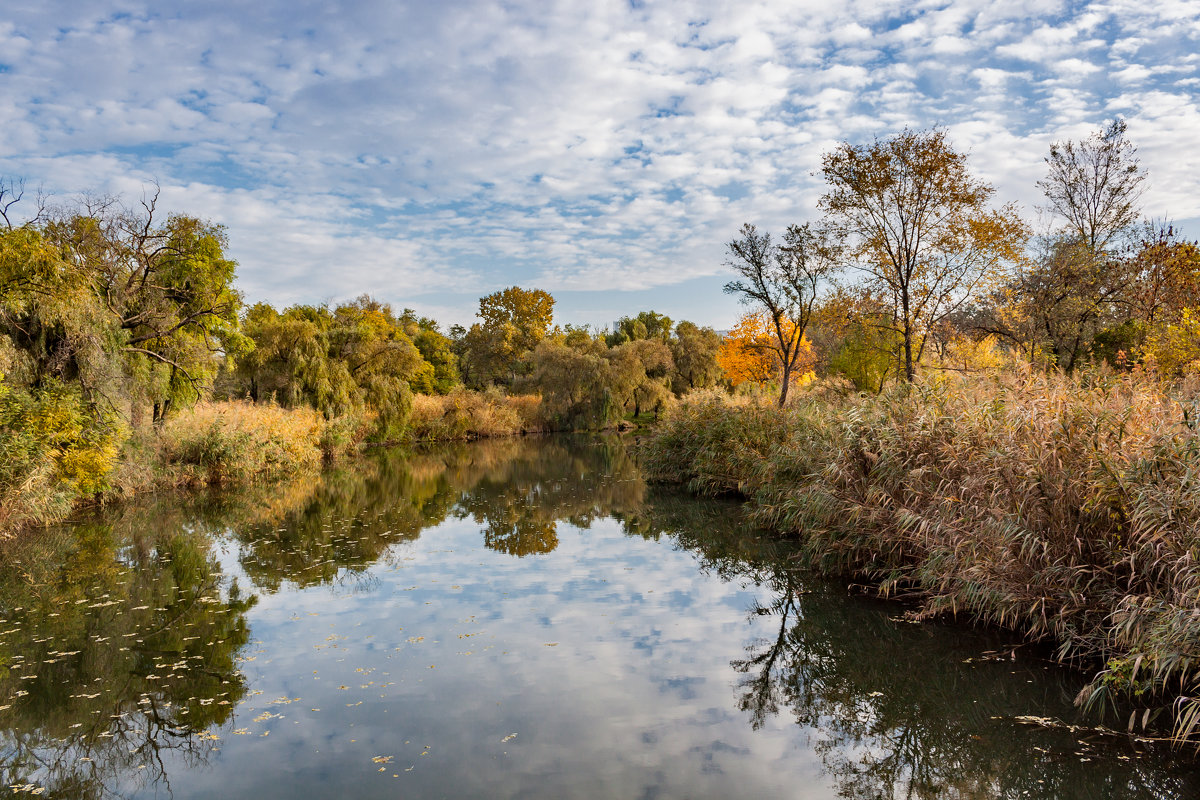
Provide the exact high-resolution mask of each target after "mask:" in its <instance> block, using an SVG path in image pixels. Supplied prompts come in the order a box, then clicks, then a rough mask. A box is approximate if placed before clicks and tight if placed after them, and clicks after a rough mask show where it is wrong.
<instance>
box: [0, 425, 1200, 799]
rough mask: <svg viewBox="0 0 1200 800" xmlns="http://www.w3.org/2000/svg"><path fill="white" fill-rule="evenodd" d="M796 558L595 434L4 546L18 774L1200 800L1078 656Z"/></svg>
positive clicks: (61, 785) (13, 753)
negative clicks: (911, 611) (894, 600)
mask: <svg viewBox="0 0 1200 800" xmlns="http://www.w3.org/2000/svg"><path fill="white" fill-rule="evenodd" d="M790 553H791V546H790V545H789V544H788V543H786V542H781V541H777V540H774V539H772V538H771V537H767V536H757V535H755V534H754V533H753V532H752V529H751V528H749V527H748V526H747V525H746V524H745V522H744V521H743V519H742V517H741V514H740V511H739V508H738V506H737V505H735V504H729V503H718V502H706V501H700V500H697V499H695V498H691V497H688V496H684V495H681V494H678V493H675V492H668V491H663V490H660V489H655V488H652V487H648V486H647V485H646V484H645V483H644V482H643V481H642V479H641V477H640V475H639V473H638V470H637V467H636V464H635V463H634V461H633V459H632V457H631V455H630V454H629V453H628V451H627V450H626V449H625V448H624V447H623V446H622V445H621V443H620V442H619V441H615V440H599V439H584V438H579V439H538V440H533V439H522V440H508V441H501V442H486V443H477V444H473V445H459V446H453V447H446V448H441V449H437V450H431V451H429V452H425V453H418V454H410V455H405V454H402V453H399V452H386V453H377V454H374V455H372V456H371V457H369V458H366V459H364V461H363V462H361V463H356V464H354V465H351V466H347V467H343V468H341V469H338V470H334V471H331V472H328V473H326V474H324V475H322V476H319V477H317V476H311V477H301V478H298V479H296V480H295V481H293V482H291V483H286V484H282V485H276V486H270V487H260V488H258V489H255V490H253V491H248V492H240V493H224V494H212V495H203V496H192V497H188V498H179V497H170V498H159V499H158V500H157V501H155V502H153V503H151V504H147V505H141V506H137V507H133V508H126V509H123V510H120V511H118V512H112V513H109V514H107V515H103V516H96V517H92V518H88V519H85V520H82V521H79V522H77V523H76V524H74V525H72V526H69V527H64V528H62V529H59V530H52V531H48V532H46V533H44V534H39V535H37V536H35V537H32V538H28V539H25V540H23V541H22V542H20V543H19V544H16V545H13V544H11V543H10V545H9V546H7V548H6V549H4V550H3V551H2V552H0V566H2V573H0V781H2V783H3V786H4V787H7V788H6V789H0V792H9V793H12V794H16V795H22V796H24V795H25V794H27V793H29V794H32V793H39V794H40V795H41V796H46V797H62V798H107V797H177V798H192V797H196V798H200V797H234V798H237V797H250V798H255V799H256V800H269V799H270V798H308V797H339V796H349V797H354V798H374V797H379V798H442V797H445V798H460V797H488V798H493V797H496V798H507V797H513V798H518V797H519V798H575V797H578V798H668V797H670V798H728V797H739V798H775V797H780V798H864V799H865V798H893V797H905V798H942V797H948V798H1002V797H1003V798H1007V797H1012V798H1024V797H1040V798H1152V797H1153V798H1176V797H1197V796H1200V779H1198V777H1197V776H1198V770H1197V767H1196V765H1195V763H1194V762H1193V761H1192V760H1191V759H1190V758H1188V757H1185V755H1184V754H1180V753H1172V752H1171V751H1170V750H1169V749H1167V748H1163V747H1160V746H1159V747H1156V746H1154V745H1151V744H1146V743H1137V742H1131V741H1129V740H1128V739H1126V738H1124V737H1120V736H1114V735H1111V734H1107V733H1104V732H1102V731H1097V730H1095V729H1094V728H1093V727H1089V726H1094V725H1095V723H1096V721H1095V720H1081V719H1079V718H1078V717H1077V715H1076V712H1075V710H1074V709H1073V707H1072V705H1071V698H1072V697H1073V696H1074V694H1075V692H1076V691H1077V690H1078V688H1079V686H1080V683H1081V678H1080V676H1079V675H1076V674H1072V673H1069V672H1065V671H1061V670H1058V669H1056V668H1054V667H1052V666H1051V665H1049V664H1047V663H1046V662H1044V661H1042V660H1039V659H1038V658H1036V657H1035V656H1034V655H1025V654H1024V651H1023V650H1018V651H1017V653H1016V654H1015V656H1014V653H1013V650H1014V643H1013V641H1012V640H1004V639H998V638H996V637H994V636H990V635H985V634H982V633H978V632H971V631H964V630H963V629H961V628H958V627H953V626H939V625H930V624H922V625H914V624H910V623H908V622H905V621H904V620H903V618H902V611H903V609H902V608H900V607H899V606H897V605H894V604H887V603H879V602H874V601H870V600H866V599H863V598H860V597H855V596H852V595H849V594H848V593H847V591H846V589H845V587H844V586H840V585H838V584H834V583H829V582H825V581H821V580H818V579H815V578H813V577H812V576H810V575H808V574H806V573H804V572H802V571H797V570H795V569H794V566H793V565H794V561H793V560H791V559H789V557H788V556H789V555H790ZM1049 720H1058V721H1061V722H1063V723H1066V724H1067V725H1072V724H1077V725H1081V726H1084V727H1081V728H1077V729H1075V730H1073V731H1072V730H1070V729H1069V728H1067V727H1065V726H1053V727H1046V726H1044V725H1043V724H1039V721H1042V722H1048V721H1049Z"/></svg>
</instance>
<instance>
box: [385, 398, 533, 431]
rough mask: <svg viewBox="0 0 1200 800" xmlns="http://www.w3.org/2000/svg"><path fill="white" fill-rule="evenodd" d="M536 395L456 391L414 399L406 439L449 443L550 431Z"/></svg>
mask: <svg viewBox="0 0 1200 800" xmlns="http://www.w3.org/2000/svg"><path fill="white" fill-rule="evenodd" d="M541 411H542V409H541V399H540V398H539V397H538V396H537V395H503V394H499V393H492V392H472V391H467V390H465V389H456V390H454V391H452V392H450V393H449V394H447V395H424V394H419V395H415V396H414V397H413V407H412V414H411V415H410V417H409V421H408V434H407V438H408V439H409V440H411V441H450V440H456V439H480V438H486V437H491V436H512V435H515V434H519V433H533V432H536V431H545V430H547V427H546V423H545V422H544V421H543V419H542V414H541Z"/></svg>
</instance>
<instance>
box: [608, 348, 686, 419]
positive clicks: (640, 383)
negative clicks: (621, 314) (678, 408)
mask: <svg viewBox="0 0 1200 800" xmlns="http://www.w3.org/2000/svg"><path fill="white" fill-rule="evenodd" d="M606 355H607V358H608V363H609V375H610V376H611V380H612V392H613V395H614V396H615V398H616V399H617V401H618V402H620V403H621V405H622V406H623V407H624V408H626V409H629V407H630V406H631V405H632V407H633V408H632V411H633V416H634V417H638V416H640V415H641V413H642V410H643V409H653V410H654V411H655V413H656V414H657V412H658V411H659V410H660V409H661V408H662V407H663V406H664V405H665V404H666V403H667V402H668V401H669V400H670V399H671V397H672V394H671V374H672V373H673V372H674V370H675V362H674V360H673V359H672V358H671V348H670V347H668V346H667V345H666V343H665V342H663V341H662V340H660V339H637V340H634V341H630V342H626V343H625V344H622V345H618V346H616V347H613V348H611V349H610V350H609V351H608V353H607V354H606Z"/></svg>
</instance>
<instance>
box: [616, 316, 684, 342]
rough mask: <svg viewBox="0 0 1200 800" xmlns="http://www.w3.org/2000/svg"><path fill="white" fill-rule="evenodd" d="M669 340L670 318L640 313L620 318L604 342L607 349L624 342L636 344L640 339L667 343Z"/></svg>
mask: <svg viewBox="0 0 1200 800" xmlns="http://www.w3.org/2000/svg"><path fill="white" fill-rule="evenodd" d="M670 338H671V318H670V317H668V316H666V315H664V314H659V313H658V312H656V311H642V312H639V313H638V315H637V316H635V317H621V318H620V319H619V320H617V324H616V325H614V326H613V332H612V333H610V334H609V335H608V336H607V337H606V338H605V341H606V342H607V343H608V346H609V347H616V346H617V345H619V344H624V343H625V342H636V341H638V340H640V339H658V340H660V341H664V342H665V341H667V340H669V339H670Z"/></svg>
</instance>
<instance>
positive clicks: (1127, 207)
mask: <svg viewBox="0 0 1200 800" xmlns="http://www.w3.org/2000/svg"><path fill="white" fill-rule="evenodd" d="M1046 164H1047V165H1048V166H1049V168H1050V172H1049V174H1048V175H1047V176H1046V178H1045V179H1044V180H1040V181H1038V188H1039V189H1041V190H1042V192H1043V193H1044V194H1045V195H1046V199H1047V200H1049V201H1050V210H1051V211H1053V212H1054V213H1055V214H1058V215H1059V216H1061V217H1062V218H1063V219H1065V220H1066V221H1067V227H1068V228H1069V229H1070V231H1071V232H1072V233H1073V234H1074V235H1075V236H1077V237H1078V238H1079V240H1080V241H1081V242H1082V243H1083V244H1084V245H1085V246H1086V247H1087V248H1088V250H1090V251H1091V252H1093V253H1101V252H1103V251H1105V250H1107V249H1109V246H1110V245H1111V244H1113V240H1114V239H1116V238H1117V236H1118V235H1119V234H1121V233H1122V232H1123V231H1126V230H1128V229H1129V228H1130V227H1131V226H1132V225H1133V223H1134V222H1136V221H1137V218H1138V214H1139V208H1138V201H1139V200H1140V199H1141V196H1142V192H1143V190H1144V187H1143V186H1142V183H1143V181H1145V179H1146V176H1145V174H1144V173H1143V172H1141V168H1140V165H1139V162H1138V159H1137V148H1136V147H1134V146H1133V143H1132V142H1130V141H1129V140H1128V139H1126V138H1125V120H1123V119H1114V120H1113V121H1112V122H1110V123H1109V124H1108V125H1106V126H1105V127H1104V128H1103V129H1102V130H1100V131H1099V132H1097V133H1093V134H1092V135H1091V136H1089V137H1088V138H1087V139H1084V140H1083V141H1081V142H1073V141H1070V140H1067V141H1065V142H1055V143H1054V144H1052V145H1050V155H1049V156H1047V157H1046Z"/></svg>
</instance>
